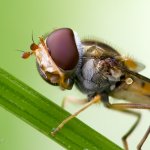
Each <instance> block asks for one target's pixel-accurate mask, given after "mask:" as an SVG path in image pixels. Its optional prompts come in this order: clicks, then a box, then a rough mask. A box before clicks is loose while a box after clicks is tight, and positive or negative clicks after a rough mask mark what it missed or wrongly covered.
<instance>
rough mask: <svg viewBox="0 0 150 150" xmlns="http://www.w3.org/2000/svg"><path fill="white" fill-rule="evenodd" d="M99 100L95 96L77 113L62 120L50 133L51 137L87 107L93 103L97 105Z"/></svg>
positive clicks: (98, 97) (99, 98)
mask: <svg viewBox="0 0 150 150" xmlns="http://www.w3.org/2000/svg"><path fill="white" fill-rule="evenodd" d="M100 100H101V97H100V96H99V95H97V96H95V97H94V98H93V99H92V100H91V101H90V102H88V103H87V104H86V105H85V106H84V107H83V108H81V109H80V110H78V111H77V112H75V113H74V114H72V115H70V116H69V117H67V118H66V119H65V120H63V121H62V122H61V123H60V124H59V125H58V126H57V128H55V130H54V131H52V132H51V135H53V136H54V135H55V134H56V132H58V131H59V130H60V129H61V128H63V126H64V125H65V124H66V123H67V122H68V121H70V120H71V119H73V118H74V117H76V116H77V115H78V114H80V113H81V112H82V111H84V110H85V109H87V108H88V107H89V106H91V105H92V104H94V103H97V102H99V101H100Z"/></svg>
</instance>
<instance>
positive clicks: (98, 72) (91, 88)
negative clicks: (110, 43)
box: [75, 57, 122, 96]
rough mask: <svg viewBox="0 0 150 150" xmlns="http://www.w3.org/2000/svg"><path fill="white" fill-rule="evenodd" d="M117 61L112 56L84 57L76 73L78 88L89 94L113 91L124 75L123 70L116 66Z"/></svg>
mask: <svg viewBox="0 0 150 150" xmlns="http://www.w3.org/2000/svg"><path fill="white" fill-rule="evenodd" d="M116 63H117V62H116V60H115V59H114V58H111V57H105V58H102V57H100V58H90V57H87V58H86V59H83V62H82V65H81V68H80V70H79V71H78V73H77V75H76V76H77V78H76V81H75V83H76V85H77V87H78V89H79V90H80V91H82V92H83V93H86V94H87V95H89V96H91V95H95V94H98V93H99V94H101V93H109V92H110V91H112V90H113V89H114V88H115V87H116V83H117V82H120V77H121V76H122V72H121V71H120V70H119V69H117V68H116V67H115V66H116Z"/></svg>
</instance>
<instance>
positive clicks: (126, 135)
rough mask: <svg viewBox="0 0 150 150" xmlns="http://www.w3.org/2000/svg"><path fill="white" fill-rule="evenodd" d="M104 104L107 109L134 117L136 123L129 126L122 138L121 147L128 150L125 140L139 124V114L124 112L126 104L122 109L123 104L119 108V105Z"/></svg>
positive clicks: (129, 111)
mask: <svg viewBox="0 0 150 150" xmlns="http://www.w3.org/2000/svg"><path fill="white" fill-rule="evenodd" d="M104 104H105V106H106V107H107V108H110V109H113V110H117V111H120V112H123V113H127V114H130V115H134V116H136V117H137V120H136V122H135V123H134V124H133V125H132V126H131V128H130V129H129V131H128V132H127V133H126V134H125V135H124V136H123V137H122V141H123V145H124V147H125V149H126V150H128V143H127V138H128V137H129V135H131V133H132V132H133V131H134V129H135V128H136V127H137V125H138V123H139V122H140V119H141V114H140V113H138V112H134V111H131V110H126V109H127V108H128V107H126V104H125V107H123V105H124V104H121V106H120V105H119V104H110V103H109V102H106V101H105V102H104ZM129 108H130V107H129Z"/></svg>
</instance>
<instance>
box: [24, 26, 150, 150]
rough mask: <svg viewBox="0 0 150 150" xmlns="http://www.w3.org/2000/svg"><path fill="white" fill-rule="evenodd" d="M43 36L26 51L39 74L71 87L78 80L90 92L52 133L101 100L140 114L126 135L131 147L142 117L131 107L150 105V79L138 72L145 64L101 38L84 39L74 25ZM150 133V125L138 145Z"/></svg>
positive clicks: (86, 91)
mask: <svg viewBox="0 0 150 150" xmlns="http://www.w3.org/2000/svg"><path fill="white" fill-rule="evenodd" d="M32 40H33V38H32ZM39 40H40V42H39V44H36V43H35V42H34V40H33V43H32V44H31V46H30V49H31V51H30V52H24V53H23V55H22V58H24V59H26V58H28V57H29V56H31V55H32V54H34V55H35V56H36V62H37V68H38V71H39V74H40V75H41V77H42V78H43V79H44V80H45V81H47V82H48V83H50V84H51V85H55V86H59V87H60V88H61V89H67V90H71V89H72V87H73V85H74V84H75V85H76V86H77V88H78V89H79V90H80V91H81V92H83V93H85V94H86V95H87V98H86V100H85V101H82V102H86V104H85V105H84V106H83V108H82V109H80V110H79V111H77V112H76V113H75V114H73V115H71V116H69V117H68V118H66V119H65V120H64V121H62V122H61V123H60V124H59V126H58V127H57V128H56V129H55V130H54V131H52V132H51V134H52V135H55V134H56V133H57V132H58V131H59V130H60V129H61V128H62V127H63V126H64V125H65V124H66V123H67V122H68V121H69V120H71V119H72V118H74V117H75V116H77V115H78V114H79V113H80V112H82V111H83V110H85V109H86V108H88V107H89V106H91V105H92V104H94V103H97V102H100V101H101V102H103V103H104V105H105V106H106V107H108V108H111V109H114V110H117V111H121V112H124V113H128V114H131V115H134V116H136V117H137V121H136V122H135V123H134V124H133V126H132V127H131V129H130V130H129V131H128V132H127V133H126V134H125V135H124V136H123V137H122V141H123V144H124V147H125V149H126V150H127V149H128V143H127V138H128V136H129V135H130V134H131V133H132V132H133V130H134V129H135V128H136V126H137V124H138V123H139V121H140V118H141V115H140V114H139V113H138V112H135V111H132V110H131V109H150V79H148V78H146V77H144V76H142V75H140V74H139V73H138V72H139V71H141V70H142V69H144V65H142V64H141V63H138V62H137V61H135V60H133V59H132V58H130V57H123V56H121V55H120V54H119V52H118V51H116V50H115V49H113V48H112V47H111V46H109V45H107V44H105V43H102V42H100V41H95V40H82V41H81V40H80V39H79V37H78V35H77V33H76V32H74V31H73V30H72V29H70V28H60V29H56V30H54V31H53V32H51V33H50V34H49V35H48V36H47V37H45V38H44V37H40V38H39ZM109 96H112V97H114V98H117V99H124V100H126V101H127V103H114V104H111V103H110V102H109ZM149 133H150V127H149V128H148V130H147V131H146V133H145V135H144V137H143V138H142V140H141V141H140V143H139V144H138V146H137V149H141V147H142V145H143V143H144V141H145V140H146V138H147V137H148V135H149Z"/></svg>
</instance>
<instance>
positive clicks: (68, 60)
mask: <svg viewBox="0 0 150 150" xmlns="http://www.w3.org/2000/svg"><path fill="white" fill-rule="evenodd" d="M46 45H47V47H48V51H49V54H50V55H51V57H52V59H53V60H54V62H55V63H56V65H57V66H58V67H59V68H61V69H63V70H72V69H74V68H75V66H76V65H77V63H78V59H79V54H78V49H77V46H76V42H75V38H74V33H73V31H72V30H71V29H69V28H61V29H57V30H55V31H53V32H52V33H51V34H50V35H49V36H48V37H47V39H46Z"/></svg>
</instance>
